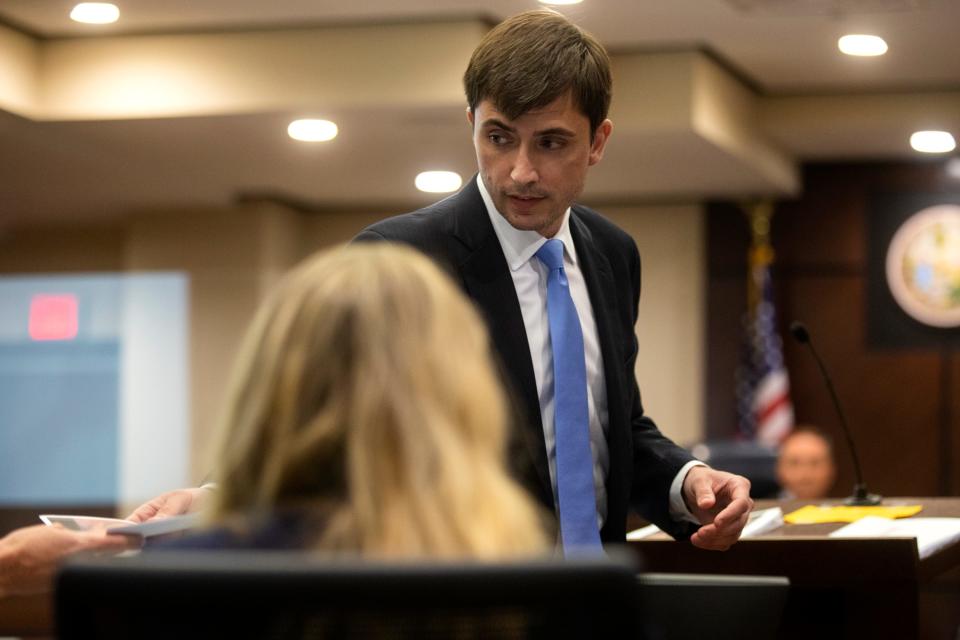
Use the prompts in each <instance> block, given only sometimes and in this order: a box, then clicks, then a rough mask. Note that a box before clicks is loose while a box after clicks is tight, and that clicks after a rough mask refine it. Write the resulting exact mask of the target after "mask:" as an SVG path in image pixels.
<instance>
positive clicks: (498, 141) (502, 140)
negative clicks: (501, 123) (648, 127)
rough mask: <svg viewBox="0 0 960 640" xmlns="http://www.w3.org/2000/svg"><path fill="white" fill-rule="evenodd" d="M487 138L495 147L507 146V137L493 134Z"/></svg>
mask: <svg viewBox="0 0 960 640" xmlns="http://www.w3.org/2000/svg"><path fill="white" fill-rule="evenodd" d="M487 138H488V139H489V140H490V142H492V143H493V144H495V145H502V144H507V142H508V140H507V136H505V135H503V134H501V133H491V134H488V135H487Z"/></svg>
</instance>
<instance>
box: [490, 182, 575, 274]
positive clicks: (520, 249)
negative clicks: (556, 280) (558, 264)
mask: <svg viewBox="0 0 960 640" xmlns="http://www.w3.org/2000/svg"><path fill="white" fill-rule="evenodd" d="M476 179H477V188H479V190H480V197H481V198H483V204H484V205H485V206H486V208H487V215H488V216H490V222H491V223H492V224H493V231H494V233H496V234H497V240H499V241H500V246H501V247H502V248H503V255H504V257H505V258H506V259H507V265H508V266H509V267H510V270H511V271H516V270H517V269H519V268H520V267H522V266H523V265H525V264H526V263H527V262H529V261H530V258H532V257H533V256H534V254H535V253H536V252H537V251H538V250H539V249H540V247H542V246H543V244H544V243H545V242H546V241H547V238H544V237H543V236H542V235H540V234H539V233H538V232H536V231H525V230H523V229H517V228H516V227H514V226H513V225H511V224H510V223H509V222H507V219H506V218H504V217H503V216H502V215H500V212H499V211H498V210H497V207H496V206H495V205H494V204H493V198H491V197H490V193H489V192H488V191H487V187H486V185H484V184H483V180H482V179H481V177H480V174H479V173H478V174H477V178H476ZM553 237H554V238H556V239H557V240H560V241H562V242H563V248H564V257H565V258H566V260H568V261H569V262H570V263H572V264H574V265H576V264H577V250H576V248H574V246H573V236H571V235H570V207H567V210H566V211H564V213H563V223H562V224H561V225H560V230H559V231H557V234H556V235H555V236H553Z"/></svg>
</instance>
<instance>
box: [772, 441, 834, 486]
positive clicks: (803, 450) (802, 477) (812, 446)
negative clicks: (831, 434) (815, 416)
mask: <svg viewBox="0 0 960 640" xmlns="http://www.w3.org/2000/svg"><path fill="white" fill-rule="evenodd" d="M836 475H837V470H836V467H835V465H834V462H833V445H832V444H831V442H830V439H829V438H828V437H827V436H826V434H824V433H823V432H822V431H821V430H820V429H818V428H816V427H814V426H810V425H801V426H798V427H796V428H795V429H794V430H793V431H792V432H791V433H790V435H788V436H787V438H786V439H785V440H784V441H783V443H781V445H780V452H779V456H778V457H777V480H778V481H779V482H780V487H781V489H782V494H781V498H784V499H792V498H795V499H798V500H816V499H818V498H824V497H826V496H827V494H828V493H829V492H830V490H831V489H832V488H833V482H834V480H835V479H836Z"/></svg>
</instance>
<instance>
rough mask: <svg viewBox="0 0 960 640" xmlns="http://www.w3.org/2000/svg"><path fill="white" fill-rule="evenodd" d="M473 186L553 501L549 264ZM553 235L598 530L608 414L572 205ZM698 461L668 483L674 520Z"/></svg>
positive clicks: (531, 237) (536, 241)
mask: <svg viewBox="0 0 960 640" xmlns="http://www.w3.org/2000/svg"><path fill="white" fill-rule="evenodd" d="M476 180H477V187H478V188H479V189H480V196H481V197H482V198H483V203H484V204H485V205H486V208H487V214H488V215H489V216H490V222H491V223H492V224H493V230H494V232H495V233H496V235H497V239H498V240H499V241H500V246H501V248H502V249H503V255H504V257H505V258H506V260H507V266H508V267H509V268H510V276H511V277H512V278H513V285H514V287H515V288H516V290H517V299H518V300H519V302H520V313H521V314H522V315H523V324H524V326H525V328H526V331H527V342H528V343H529V345H530V361H531V362H532V363H533V374H534V377H535V378H536V382H537V396H538V397H539V400H540V416H541V418H542V420H543V437H544V442H545V443H546V447H547V462H548V464H549V466H550V480H551V483H552V484H553V497H554V503H555V504H556V499H557V438H556V428H555V426H554V397H553V349H552V348H551V346H550V323H549V320H548V318H547V276H548V275H549V271H548V269H547V267H546V266H545V265H544V264H543V263H542V262H540V259H539V258H537V257H536V255H535V254H536V252H537V250H538V249H540V247H541V246H543V244H544V243H545V242H546V241H547V238H544V237H543V236H541V235H540V234H539V233H537V232H536V231H524V230H521V229H517V228H515V227H513V226H512V225H511V224H510V223H509V222H507V219H506V218H504V217H503V216H502V215H500V213H499V212H498V211H497V208H496V206H494V204H493V199H492V198H491V197H490V194H489V193H488V192H487V189H486V186H484V184H483V180H482V179H481V178H480V176H479V175H477V178H476ZM554 238H556V239H558V240H560V241H561V242H563V268H564V271H565V272H566V274H567V281H568V282H569V285H570V296H571V297H572V298H573V304H574V306H575V307H576V309H577V316H579V318H580V327H581V329H582V332H583V348H584V355H585V360H586V368H587V414H588V416H589V421H590V425H589V427H590V449H591V452H592V454H593V485H594V488H595V489H596V496H597V521H598V524H599V527H600V528H602V527H603V524H604V522H605V521H606V518H607V474H608V473H609V471H610V452H609V449H608V448H607V430H608V429H609V427H610V423H609V415H608V413H607V388H606V381H605V379H604V376H603V356H602V354H601V353H600V340H599V336H598V334H597V323H596V321H595V320H594V317H593V306H592V305H591V304H590V295H589V293H588V292H587V285H586V283H585V282H584V280H583V273H582V272H581V271H580V264H579V262H578V260H577V250H576V248H575V247H574V245H573V237H572V236H571V235H570V209H569V208H568V209H567V210H566V211H565V212H564V214H563V224H562V225H561V226H560V230H559V231H558V232H557V234H556V235H555V236H554ZM698 464H702V463H699V462H697V461H692V462H689V463H687V464H686V465H685V466H684V467H683V468H682V469H680V472H679V473H678V474H677V476H676V477H675V478H674V480H673V483H672V484H671V487H670V513H671V516H672V517H673V518H674V519H677V520H691V521H693V522H696V519H695V518H693V516H692V515H691V514H690V512H689V511H688V510H687V508H686V505H685V504H684V501H683V496H682V493H681V490H682V486H683V479H684V478H685V477H686V475H687V471H689V470H690V468H692V467H693V466H696V465H698Z"/></svg>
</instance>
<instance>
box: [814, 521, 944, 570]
mask: <svg viewBox="0 0 960 640" xmlns="http://www.w3.org/2000/svg"><path fill="white" fill-rule="evenodd" d="M830 537H832V538H916V539H917V552H918V553H919V555H920V559H921V560H922V559H924V558H928V557H930V556H932V555H933V554H934V553H936V552H937V551H939V550H940V549H942V548H944V547H946V546H949V545H951V544H953V543H955V542H957V541H958V540H960V518H898V519H896V520H893V519H890V518H879V517H877V516H867V517H865V518H860V519H859V520H857V521H856V522H851V523H850V524H848V525H847V526H845V527H842V528H840V529H837V530H836V531H834V532H833V533H831V534H830Z"/></svg>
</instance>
